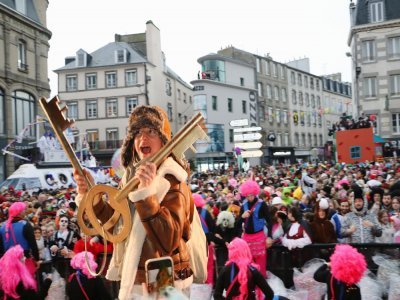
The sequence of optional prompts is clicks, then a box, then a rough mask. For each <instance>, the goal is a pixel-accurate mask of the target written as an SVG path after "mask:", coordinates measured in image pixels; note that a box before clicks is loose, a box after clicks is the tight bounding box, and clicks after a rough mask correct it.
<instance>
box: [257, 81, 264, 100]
mask: <svg viewBox="0 0 400 300" xmlns="http://www.w3.org/2000/svg"><path fill="white" fill-rule="evenodd" d="M257 91H258V96H259V97H262V96H263V88H262V83H261V82H258V83H257Z"/></svg>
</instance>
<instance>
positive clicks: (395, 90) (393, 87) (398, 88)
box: [390, 75, 400, 96]
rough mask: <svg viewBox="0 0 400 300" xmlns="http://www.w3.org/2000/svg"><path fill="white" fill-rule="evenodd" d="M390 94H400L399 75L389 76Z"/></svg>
mask: <svg viewBox="0 0 400 300" xmlns="http://www.w3.org/2000/svg"><path fill="white" fill-rule="evenodd" d="M390 94H391V95H396V96H399V95H400V75H391V76H390Z"/></svg>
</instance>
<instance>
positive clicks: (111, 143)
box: [106, 128, 119, 149]
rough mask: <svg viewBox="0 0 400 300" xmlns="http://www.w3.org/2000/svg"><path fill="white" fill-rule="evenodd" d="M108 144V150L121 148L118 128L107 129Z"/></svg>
mask: <svg viewBox="0 0 400 300" xmlns="http://www.w3.org/2000/svg"><path fill="white" fill-rule="evenodd" d="M106 144H107V149H116V148H119V140H118V128H108V129H106Z"/></svg>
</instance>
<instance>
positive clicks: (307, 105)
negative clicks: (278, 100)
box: [304, 93, 310, 107]
mask: <svg viewBox="0 0 400 300" xmlns="http://www.w3.org/2000/svg"><path fill="white" fill-rule="evenodd" d="M304 100H305V103H306V107H309V106H310V95H309V94H308V93H305V95H304Z"/></svg>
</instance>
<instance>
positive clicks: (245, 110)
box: [242, 100, 247, 114]
mask: <svg viewBox="0 0 400 300" xmlns="http://www.w3.org/2000/svg"><path fill="white" fill-rule="evenodd" d="M242 113H244V114H247V101H246V100H242Z"/></svg>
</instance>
